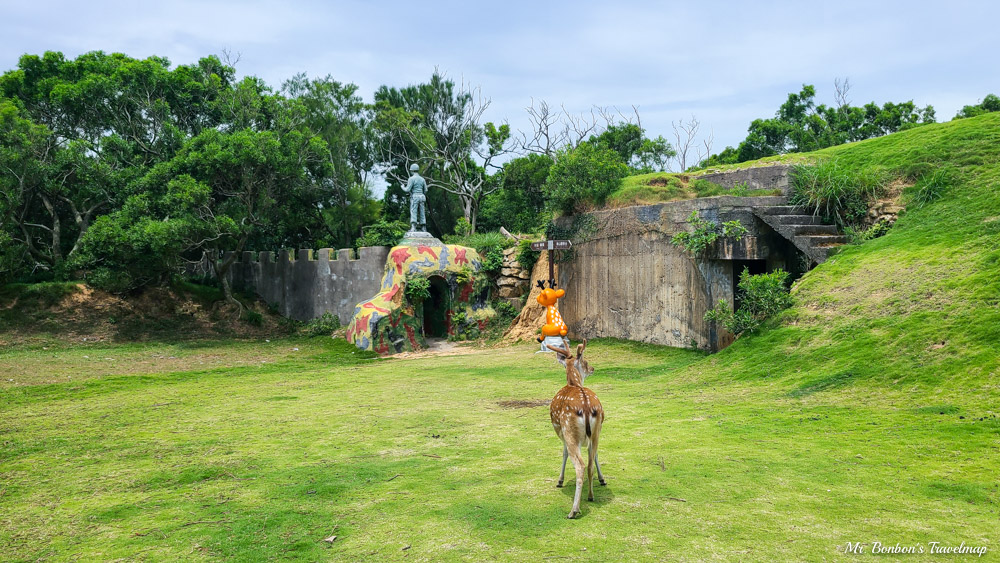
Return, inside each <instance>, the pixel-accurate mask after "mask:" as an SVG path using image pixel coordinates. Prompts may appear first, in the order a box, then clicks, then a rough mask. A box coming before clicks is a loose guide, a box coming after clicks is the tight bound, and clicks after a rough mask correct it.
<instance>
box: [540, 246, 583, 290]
mask: <svg viewBox="0 0 1000 563" xmlns="http://www.w3.org/2000/svg"><path fill="white" fill-rule="evenodd" d="M572 247H573V244H572V243H571V242H569V241H568V240H543V241H539V242H533V243H531V249H532V250H537V251H538V252H541V251H543V250H547V251H548V253H549V254H548V259H549V287H553V288H554V287H555V285H556V274H555V268H554V262H555V261H554V260H553V259H552V251H553V250H569V249H570V248H572Z"/></svg>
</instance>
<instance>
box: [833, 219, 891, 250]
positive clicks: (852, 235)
mask: <svg viewBox="0 0 1000 563" xmlns="http://www.w3.org/2000/svg"><path fill="white" fill-rule="evenodd" d="M891 228H892V223H890V222H889V221H886V220H885V219H879V220H878V222H876V223H875V224H874V225H872V226H871V227H868V228H867V229H862V228H856V227H852V226H848V227H845V228H844V233H845V234H846V235H847V238H848V241H849V242H850V244H861V243H863V242H865V241H866V240H872V239H876V238H879V237H880V236H882V235H884V234H886V233H888V232H889V229H891Z"/></svg>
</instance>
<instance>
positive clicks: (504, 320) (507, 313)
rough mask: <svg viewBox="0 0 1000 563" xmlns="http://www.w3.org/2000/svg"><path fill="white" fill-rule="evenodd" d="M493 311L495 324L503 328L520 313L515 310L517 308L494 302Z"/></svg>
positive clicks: (501, 302)
mask: <svg viewBox="0 0 1000 563" xmlns="http://www.w3.org/2000/svg"><path fill="white" fill-rule="evenodd" d="M493 310H494V311H496V313H497V315H496V317H495V319H494V320H495V321H496V323H497V324H499V325H503V326H504V327H506V326H507V325H509V324H510V323H511V321H513V320H514V317H516V316H517V315H518V313H520V311H518V310H517V307H515V306H513V305H511V304H510V303H508V302H506V301H494V302H493Z"/></svg>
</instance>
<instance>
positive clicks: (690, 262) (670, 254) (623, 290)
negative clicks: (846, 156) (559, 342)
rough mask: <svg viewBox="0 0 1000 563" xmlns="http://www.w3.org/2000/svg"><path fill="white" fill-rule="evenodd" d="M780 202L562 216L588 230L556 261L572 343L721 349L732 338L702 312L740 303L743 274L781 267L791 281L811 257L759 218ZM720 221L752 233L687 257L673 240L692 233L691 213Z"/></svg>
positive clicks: (704, 202)
mask: <svg viewBox="0 0 1000 563" xmlns="http://www.w3.org/2000/svg"><path fill="white" fill-rule="evenodd" d="M785 202H786V200H785V198H784V197H782V196H759V197H735V196H719V197H710V198H698V199H690V200H683V201H676V202H669V203H661V204H656V205H648V206H635V207H626V208H620V209H611V210H603V211H596V212H593V213H589V214H587V215H585V216H581V217H566V218H564V219H563V222H564V223H563V224H562V226H563V227H564V228H567V229H569V230H571V231H572V230H573V227H572V226H571V225H572V224H577V225H581V224H582V225H584V227H583V228H581V229H580V230H579V231H577V232H578V235H577V236H576V237H574V240H573V245H574V247H573V257H572V259H570V260H567V261H565V262H563V263H561V264H560V267H559V274H558V278H559V287H562V288H565V289H566V290H567V296H566V298H565V299H563V301H562V302H561V306H560V312H561V313H562V316H563V319H564V320H565V321H566V324H567V325H568V326H569V328H570V336H571V337H573V338H574V339H582V338H597V337H615V338H624V339H628V340H636V341H641V342H650V343H656V344H665V345H669V346H677V347H698V348H702V349H705V350H712V351H715V350H720V349H722V348H725V347H726V346H728V345H729V344H730V343H731V342H732V341H733V339H734V337H733V335H731V334H729V333H728V332H726V331H725V330H724V329H722V328H721V327H717V326H715V323H712V322H709V321H706V320H705V313H706V312H708V311H709V310H710V309H712V308H713V307H714V306H715V305H716V304H717V303H718V302H719V301H720V300H725V301H726V302H727V303H728V304H729V305H730V306H733V305H736V306H738V303H736V301H737V299H738V295H739V294H738V291H737V285H738V283H739V278H740V275H741V274H742V272H743V270H744V268H746V269H747V270H748V271H749V272H750V273H752V274H757V273H763V272H770V271H773V270H775V269H777V268H781V269H784V270H786V271H788V272H790V273H791V277H792V278H793V279H794V278H797V277H798V276H799V275H801V274H802V273H803V272H805V271H806V270H807V269H808V268H809V267H810V265H811V260H810V257H809V256H807V255H806V254H805V253H804V252H803V251H802V250H801V249H799V248H798V247H797V245H796V244H794V243H793V242H792V241H789V240H788V239H787V238H786V237H785V236H783V234H782V233H779V232H778V231H777V230H775V229H774V228H772V227H771V225H770V224H769V223H768V222H766V221H765V220H763V219H761V218H760V217H759V216H758V214H759V209H760V208H768V207H774V206H782V205H784V204H785ZM692 212H697V213H698V216H699V217H701V218H703V219H709V220H711V221H713V222H716V223H719V222H723V221H731V220H739V221H740V223H741V224H742V225H743V226H744V227H745V228H746V229H747V230H748V232H747V233H746V235H744V236H743V238H742V239H741V240H739V241H736V240H732V239H720V240H718V241H716V243H715V244H714V245H713V246H711V247H709V248H708V249H707V251H706V252H704V253H702V254H700V255H697V256H692V255H691V254H689V253H688V252H687V251H685V250H684V249H682V248H680V247H677V246H675V245H674V244H673V243H672V242H671V238H672V237H673V235H674V234H676V233H678V232H681V231H689V230H690V228H691V227H690V226H689V224H688V221H689V217H690V216H691V213H692Z"/></svg>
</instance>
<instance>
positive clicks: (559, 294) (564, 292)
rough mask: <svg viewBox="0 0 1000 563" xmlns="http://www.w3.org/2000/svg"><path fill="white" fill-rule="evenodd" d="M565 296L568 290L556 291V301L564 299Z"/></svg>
mask: <svg viewBox="0 0 1000 563" xmlns="http://www.w3.org/2000/svg"><path fill="white" fill-rule="evenodd" d="M563 295H566V290H565V289H557V290H556V299H558V298H560V297H562V296H563Z"/></svg>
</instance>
